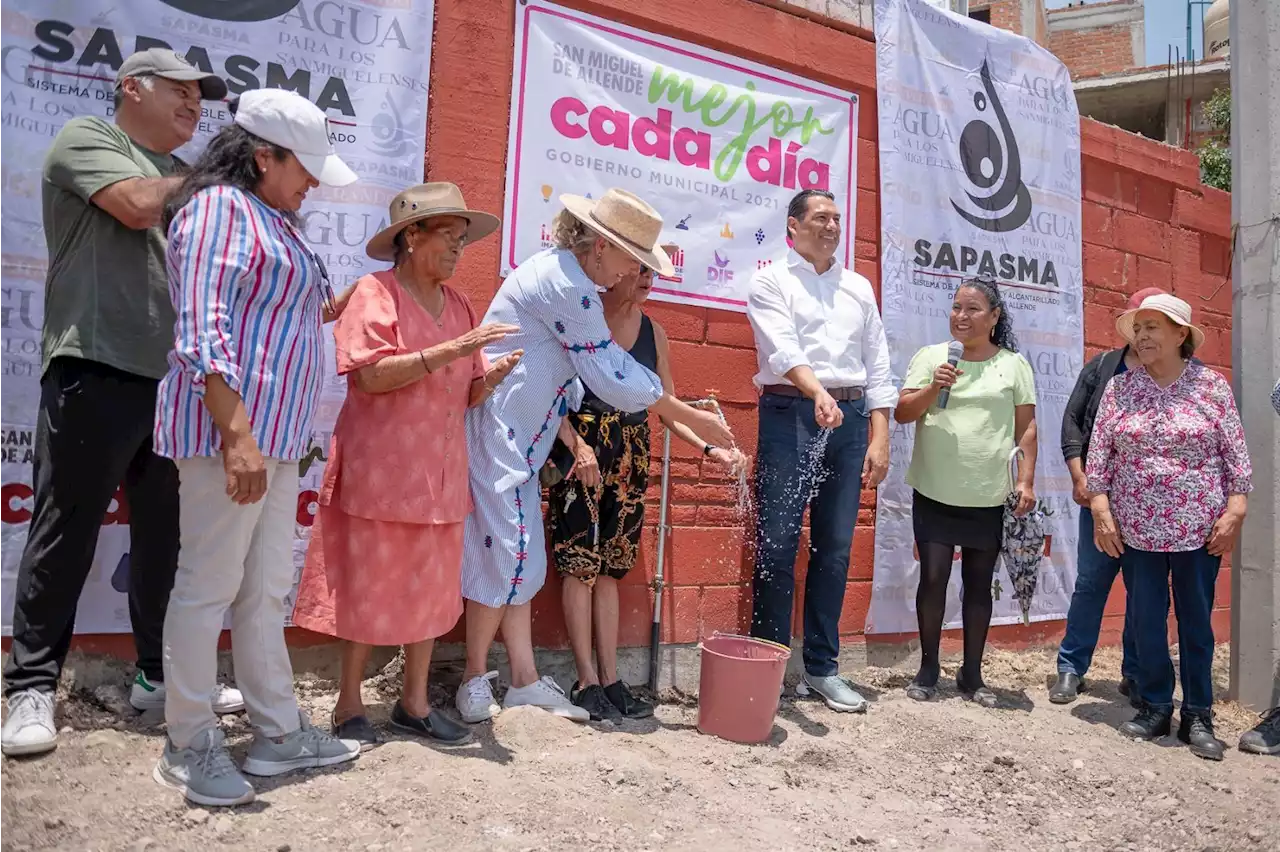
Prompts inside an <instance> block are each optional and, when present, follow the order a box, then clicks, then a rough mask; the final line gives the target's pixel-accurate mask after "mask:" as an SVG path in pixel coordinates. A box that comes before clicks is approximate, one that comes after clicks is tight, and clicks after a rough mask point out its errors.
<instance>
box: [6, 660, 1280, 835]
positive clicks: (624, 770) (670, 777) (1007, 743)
mask: <svg viewBox="0 0 1280 852" xmlns="http://www.w3.org/2000/svg"><path fill="white" fill-rule="evenodd" d="M1117 662H1118V658H1117V656H1116V654H1115V653H1114V652H1103V653H1101V654H1100V655H1099V659H1098V660H1097V661H1095V672H1094V674H1095V675H1096V680H1094V684H1095V688H1094V690H1093V691H1091V692H1090V693H1089V694H1088V695H1087V696H1085V697H1082V698H1081V700H1079V701H1078V702H1076V703H1075V704H1074V705H1071V706H1068V707H1057V706H1054V705H1051V704H1050V703H1049V702H1048V699H1047V697H1046V684H1047V677H1046V673H1047V672H1049V671H1051V670H1052V654H1051V653H1050V652H1048V651H1029V652H1022V653H1009V652H992V653H991V654H990V655H989V663H988V667H987V681H988V683H989V684H991V685H992V686H993V687H994V688H996V690H997V692H998V693H999V694H1000V696H1001V700H1002V706H1001V707H1000V708H999V709H996V710H984V709H982V708H979V707H977V706H975V705H972V704H969V703H966V702H964V701H963V700H962V699H960V698H959V697H958V696H957V695H956V694H955V692H954V690H946V689H944V690H942V691H941V692H940V696H939V699H938V700H937V701H936V702H934V703H931V704H926V705H921V704H916V703H914V702H912V701H910V700H909V699H907V698H906V696H905V695H904V694H903V691H902V689H903V686H904V685H905V684H906V683H907V681H908V679H909V674H908V673H905V672H903V671H899V670H887V669H869V670H866V671H863V672H860V673H859V674H858V676H857V677H856V681H857V682H858V684H859V685H860V686H862V687H863V688H864V691H865V694H867V695H868V696H869V697H873V698H874V704H873V706H872V708H871V711H870V712H869V713H868V714H867V715H865V716H848V715H840V714H836V713H832V712H831V711H829V710H827V709H826V708H825V707H823V706H821V705H819V704H817V703H814V702H812V701H809V700H798V699H793V698H787V699H785V700H784V701H783V704H782V707H781V709H780V713H779V716H778V719H777V725H776V727H775V728H774V731H773V736H772V738H771V740H770V741H769V742H768V743H767V744H763V745H758V746H740V745H734V744H732V743H728V742H724V741H720V740H717V739H714V738H711V737H708V736H704V735H702V734H700V733H699V732H698V731H697V729H696V727H695V725H696V722H697V708H696V704H695V703H694V702H692V701H688V700H681V698H680V697H679V696H666V697H667V698H669V699H671V700H670V701H669V702H668V703H666V704H664V705H662V706H661V707H660V708H659V709H658V712H657V716H656V718H655V719H652V720H648V721H645V722H628V723H625V724H623V725H621V726H618V727H606V726H602V725H601V726H583V725H577V724H574V723H572V722H568V721H563V720H559V719H555V718H553V717H550V716H548V715H547V714H544V713H541V712H539V711H534V710H524V709H523V708H522V709H521V710H520V711H515V712H511V713H506V714H503V715H502V716H501V717H499V718H498V719H497V720H496V721H495V722H494V723H492V724H486V725H482V726H478V727H477V729H476V732H477V742H476V743H475V744H474V745H472V746H470V747H468V748H464V749H461V750H455V751H449V752H445V751H437V750H434V749H432V748H430V747H427V746H425V745H422V744H420V743H418V742H413V741H409V740H406V739H393V740H392V741H391V742H389V743H387V744H385V745H383V746H381V747H380V748H377V749H375V750H373V751H370V752H366V753H365V754H364V755H363V756H362V757H361V758H360V759H359V760H357V761H356V762H354V763H352V764H349V765H347V766H345V767H334V768H332V769H331V770H320V771H312V772H303V773H298V774H295V775H292V776H285V777H283V778H276V779H270V780H264V779H257V780H256V781H255V784H256V786H257V789H258V794H259V795H258V801H257V802H256V803H254V804H252V805H249V806H245V807H242V808H238V809H225V810H219V809H202V808H194V807H189V806H188V805H187V804H186V803H185V802H183V801H182V800H181V799H180V798H179V797H178V796H177V795H176V794H174V793H172V792H170V791H167V790H164V789H161V788H160V787H159V786H157V785H156V784H155V783H154V782H153V781H152V780H151V768H152V765H153V764H154V762H155V759H156V756H157V754H158V752H159V750H160V747H161V737H162V735H163V733H162V730H163V729H162V727H161V726H160V724H159V720H156V719H151V718H147V717H142V716H137V715H134V714H132V711H131V710H128V708H127V705H126V704H124V696H125V693H124V691H123V689H119V690H117V689H115V688H113V687H106V688H99V689H98V690H97V691H96V694H94V695H87V694H83V693H77V694H75V695H73V696H71V698H70V701H69V702H64V703H63V704H62V706H61V708H60V711H59V712H60V718H59V724H60V725H62V726H63V728H62V731H63V733H62V735H61V737H60V740H61V744H60V745H59V747H58V750H57V751H56V752H54V753H53V754H52V755H49V756H46V757H43V758H38V759H28V760H19V761H5V763H4V767H3V848H4V849H6V850H33V849H66V850H195V849H201V850H204V849H219V848H226V849H236V850H263V852H307V851H308V850H331V849H332V850H339V849H341V850H345V849H354V850H368V852H375V851H376V850H384V852H393V851H394V850H418V849H454V850H480V849H486V850H487V849H494V850H513V852H515V851H517V850H518V851H519V852H524V850H552V849H574V848H578V849H619V850H628V852H632V850H634V852H641V850H659V849H663V850H668V849H669V850H682V849H699V850H706V849H717V850H719V849H732V850H755V849H761V850H764V849H768V850H790V849H795V850H812V849H832V850H835V849H849V848H855V847H856V848H867V849H880V850H885V849H897V850H950V849H966V850H968V849H972V850H1014V849H1017V850H1034V851H1035V852H1040V850H1126V851H1128V850H1132V852H1146V850H1194V852H1207V850H1218V852H1230V851H1233V850H1259V852H1261V850H1280V758H1274V757H1259V756H1255V755H1247V754H1242V753H1240V752H1238V751H1236V750H1235V749H1234V744H1235V741H1236V739H1237V738H1238V736H1239V734H1240V732H1241V731H1242V730H1244V729H1245V728H1247V727H1249V726H1250V725H1251V724H1253V722H1254V720H1255V719H1256V717H1254V716H1253V715H1252V714H1250V713H1246V712H1244V711H1243V710H1241V709H1240V708H1239V707H1235V706H1233V705H1230V704H1222V705H1219V707H1218V708H1217V720H1218V730H1219V735H1220V736H1222V737H1223V738H1224V739H1226V740H1227V741H1228V742H1229V743H1230V744H1231V745H1232V746H1233V748H1232V750H1231V751H1230V752H1229V753H1228V755H1227V759H1226V761H1225V762H1223V763H1219V764H1214V763H1208V762H1205V761H1202V760H1199V759H1197V758H1195V757H1193V756H1192V755H1191V754H1190V753H1189V752H1188V751H1187V750H1186V749H1185V748H1184V747H1182V746H1181V745H1180V744H1179V743H1177V742H1176V740H1174V739H1172V738H1169V739H1166V740H1164V741H1161V742H1159V743H1156V744H1140V743H1132V742H1128V741H1126V740H1125V739H1123V738H1122V737H1121V736H1120V735H1119V734H1118V733H1117V732H1116V731H1115V726H1116V725H1118V724H1119V723H1120V722H1122V721H1124V720H1125V719H1127V718H1128V717H1129V716H1130V710H1129V708H1128V706H1127V705H1126V704H1125V703H1124V701H1123V699H1122V698H1121V697H1120V696H1119V695H1118V693H1117V692H1116V691H1115V681H1116V678H1117V670H1118V666H1117ZM394 667H395V663H394V662H393V663H392V664H391V666H389V667H388V669H389V670H388V671H387V672H386V673H384V674H380V675H378V676H376V677H374V678H371V679H370V680H369V681H368V682H367V683H366V692H367V699H368V701H369V702H370V706H371V708H373V711H374V718H375V721H377V720H379V719H384V718H385V716H386V714H387V712H388V710H389V708H390V706H391V702H393V701H394V695H395V688H396V686H397V683H396V675H395V672H394V671H391V669H394ZM1218 668H1219V671H1218V676H1219V680H1220V681H1222V680H1223V679H1224V678H1225V671H1226V669H1225V653H1224V654H1222V655H1220V659H1219V667H1218ZM947 672H948V674H954V671H953V670H952V669H951V668H950V667H948V668H947ZM445 686H446V685H441V686H433V696H432V697H433V700H435V701H436V702H437V703H438V704H440V705H450V704H451V703H450V702H449V701H448V700H447V699H448V697H449V696H451V695H452V693H451V692H446V688H445ZM299 694H300V696H301V698H302V701H303V704H304V706H305V707H306V708H307V709H308V710H310V711H311V712H312V715H313V718H315V719H316V721H317V722H323V721H324V720H325V719H327V717H328V712H329V710H330V709H331V707H332V705H333V699H334V695H333V692H332V684H330V683H326V682H317V681H301V682H300V683H299ZM122 705H123V706H122ZM225 725H226V727H227V729H228V733H229V735H230V739H231V742H232V743H233V744H234V749H233V752H234V756H235V757H236V758H237V759H238V758H240V757H242V756H243V754H244V751H245V749H246V748H247V746H248V731H247V729H246V727H245V722H244V720H243V717H233V718H229V719H227V720H226V722H225Z"/></svg>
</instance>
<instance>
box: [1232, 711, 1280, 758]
mask: <svg viewBox="0 0 1280 852" xmlns="http://www.w3.org/2000/svg"><path fill="white" fill-rule="evenodd" d="M1240 750H1241V751H1251V752H1253V753H1254V754H1280V706H1276V707H1272V708H1271V709H1270V710H1268V711H1267V712H1266V713H1263V714H1262V721H1261V722H1259V723H1258V724H1257V726H1256V727H1255V728H1253V729H1252V730H1249V731H1245V732H1244V733H1243V734H1241V735H1240Z"/></svg>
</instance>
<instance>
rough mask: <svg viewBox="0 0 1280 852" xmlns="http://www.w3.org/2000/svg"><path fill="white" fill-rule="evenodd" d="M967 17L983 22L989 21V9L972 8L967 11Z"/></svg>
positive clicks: (987, 22)
mask: <svg viewBox="0 0 1280 852" xmlns="http://www.w3.org/2000/svg"><path fill="white" fill-rule="evenodd" d="M969 17H970V18H973V19H974V20H975V21H982V23H984V24H989V23H991V9H989V8H987V9H974V10H973V11H972V12H970V13H969Z"/></svg>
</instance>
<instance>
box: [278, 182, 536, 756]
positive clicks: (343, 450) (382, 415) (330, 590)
mask: <svg viewBox="0 0 1280 852" xmlns="http://www.w3.org/2000/svg"><path fill="white" fill-rule="evenodd" d="M390 221H391V224H390V225H389V226H388V227H387V228H386V229H384V230H383V231H381V232H380V233H378V234H377V235H376V236H375V237H374V238H373V239H372V240H370V241H369V245H368V246H367V247H366V251H367V252H368V254H369V256H370V257H372V258H374V259H376V260H393V261H394V262H395V266H394V267H393V268H392V269H390V270H387V271H385V272H377V273H374V274H372V275H366V276H365V277H363V278H361V279H360V280H359V281H358V282H357V283H356V286H355V288H354V292H353V293H352V295H351V300H350V302H349V303H348V304H347V307H346V310H345V311H344V312H343V314H342V317H341V319H340V321H339V322H338V323H337V325H336V326H335V328H334V336H335V338H336V341H337V353H338V372H339V374H341V375H345V376H346V377H347V399H346V402H345V403H344V404H343V407H342V411H341V413H340V414H339V415H338V423H337V426H336V427H335V428H334V433H333V447H332V450H331V452H330V456H329V460H328V464H327V466H326V467H325V475H324V484H323V486H322V487H321V491H320V499H319V504H320V508H319V513H318V515H317V517H316V522H315V526H314V527H313V528H312V532H311V545H310V547H309V548H308V550H307V559H306V566H305V568H304V569H303V573H302V582H301V585H300V587H299V589H298V602H297V605H296V607H295V609H294V615H293V620H294V623H295V624H297V625H298V626H300V627H304V628H306V629H308V630H314V631H316V632H318V633H325V634H328V635H330V636H336V637H337V638H339V639H343V640H346V647H345V649H344V650H343V654H342V677H341V686H340V689H339V693H338V703H337V707H336V708H335V709H334V714H333V729H334V734H335V735H336V736H339V737H341V738H343V739H354V740H357V741H359V742H360V743H361V744H362V745H366V746H371V745H375V744H376V743H377V742H378V741H379V739H378V734H377V732H376V731H375V730H374V728H373V726H372V724H371V723H370V722H369V719H368V717H367V716H366V713H365V708H364V703H363V702H362V700H361V697H360V684H361V680H362V679H363V676H364V670H365V665H366V664H367V663H368V660H369V653H370V651H371V649H372V646H374V645H403V646H404V649H405V666H404V684H403V687H402V692H401V696H400V700H399V701H398V702H397V703H396V705H395V707H394V708H393V710H392V712H391V720H390V723H391V726H392V727H393V728H395V729H397V730H400V731H403V732H406V733H410V734H414V735H417V736H421V737H424V738H426V739H428V740H431V741H434V742H436V743H440V744H445V745H460V744H462V743H465V742H468V741H469V740H470V738H471V734H470V731H469V729H468V728H467V727H466V726H464V725H461V724H459V723H458V722H455V721H454V720H452V719H450V718H449V717H448V716H445V715H444V714H442V713H440V712H439V711H436V710H432V709H431V708H430V705H429V704H428V702H427V672H428V669H429V668H430V665H431V650H432V644H433V642H434V640H435V638H436V637H437V636H441V635H443V634H445V633H447V632H448V631H449V630H451V629H452V628H453V626H454V624H456V623H457V621H458V617H459V616H460V615H461V614H462V591H461V571H462V533H463V521H464V519H465V518H466V516H467V514H468V513H469V512H470V511H471V493H470V489H469V487H468V483H467V443H466V437H465V432H464V426H463V424H464V417H463V415H464V414H465V413H466V410H467V408H469V407H470V406H473V405H477V404H478V403H480V402H482V401H483V400H484V399H486V398H487V397H488V395H489V394H491V393H492V392H493V389H494V388H495V387H496V386H497V385H498V383H499V382H501V381H502V380H503V379H504V378H506V376H507V374H508V373H509V372H510V371H511V368H512V367H514V366H515V365H516V363H517V362H518V361H519V360H520V356H521V354H522V353H521V352H520V351H518V350H517V351H515V352H512V353H510V354H509V355H506V356H504V357H503V358H502V359H501V360H499V361H498V362H497V363H495V364H493V365H492V366H489V365H488V364H487V362H486V360H485V357H484V355H483V352H482V350H483V348H484V346H485V345H486V344H489V343H493V342H495V341H497V340H500V339H502V338H503V337H505V336H506V335H507V334H510V333H512V332H514V331H518V329H517V328H516V327H515V326H511V325H504V324H501V323H490V324H487V325H483V326H479V327H477V326H476V315H475V312H474V311H473V310H472V308H471V304H470V302H468V300H467V297H466V296H464V295H462V294H461V293H459V292H458V291H456V290H454V289H453V288H451V287H449V286H448V285H447V284H445V283H444V282H445V281H446V280H447V279H448V278H449V277H450V276H452V275H453V271H454V268H455V267H456V266H457V263H458V259H459V258H460V257H461V254H462V247H463V245H464V244H466V243H468V242H471V241H473V240H475V239H478V238H480V237H483V236H486V235H487V234H490V233H492V232H493V230H494V229H495V228H497V226H498V219H497V218H496V217H494V216H491V215H489V214H488V213H480V212H477V211H473V210H468V209H467V207H466V204H465V203H464V201H463V199H462V193H461V192H460V191H459V190H458V188H457V187H456V186H454V185H453V184H451V183H431V184H423V185H421V186H416V187H413V188H411V189H407V190H405V191H404V192H402V193H400V194H399V195H397V196H396V197H395V198H394V199H393V200H392V202H391V216H390Z"/></svg>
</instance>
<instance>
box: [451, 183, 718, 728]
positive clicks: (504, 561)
mask: <svg viewBox="0 0 1280 852" xmlns="http://www.w3.org/2000/svg"><path fill="white" fill-rule="evenodd" d="M560 200H561V202H562V203H563V204H564V205H565V210H564V211H562V212H561V213H560V214H559V216H558V217H557V219H556V225H555V230H556V244H557V248H554V249H549V250H547V251H542V252H539V253H538V254H536V255H534V256H533V257H531V258H529V259H528V260H527V261H525V262H524V263H522V264H520V266H519V267H518V268H517V269H516V270H515V271H514V272H512V273H511V275H510V276H509V277H508V278H507V280H506V281H504V282H503V284H502V286H501V287H500V288H499V289H498V293H497V295H496V296H494V299H493V302H492V303H490V305H489V311H488V313H486V314H485V318H484V322H485V323H494V322H496V323H506V324H509V325H516V326H519V331H518V332H516V333H514V334H509V335H507V336H506V337H505V338H503V339H502V340H501V341H500V342H498V343H496V344H493V345H491V346H490V347H488V348H487V349H486V350H485V351H486V354H487V355H488V356H489V359H490V361H493V362H496V361H497V360H498V358H500V357H502V356H504V355H506V354H507V353H509V352H513V351H515V350H517V349H519V350H523V352H524V356H523V357H522V358H521V359H520V362H519V363H518V364H517V365H516V367H515V369H514V370H512V372H511V374H510V376H508V377H507V379H506V381H504V382H503V383H502V384H501V385H499V386H498V388H497V389H496V390H495V391H494V393H493V395H492V396H491V397H489V399H488V400H487V401H485V402H484V403H483V404H481V405H478V406H476V407H474V408H472V409H471V410H470V411H468V412H467V452H468V459H469V465H470V467H469V470H470V479H471V496H472V500H473V501H474V503H475V510H474V511H473V512H472V514H471V515H470V516H469V517H468V518H467V524H466V531H465V533H464V534H463V554H462V596H463V597H464V598H465V599H466V624H467V666H466V672H465V674H464V675H463V684H462V686H461V688H460V689H459V690H458V695H457V704H458V712H459V713H460V714H461V715H462V718H463V719H464V720H466V721H468V722H480V721H483V720H485V719H488V718H491V717H492V716H494V715H495V714H496V713H498V712H499V710H500V708H499V707H498V705H497V703H496V702H495V701H494V696H493V691H492V688H491V686H490V682H491V681H492V680H493V679H494V678H496V677H497V672H489V671H487V669H488V655H489V647H490V646H491V645H492V644H493V639H494V636H495V635H496V634H497V632H498V628H499V626H501V628H502V641H503V644H504V645H505V647H506V650H507V657H508V659H509V660H510V663H511V688H510V689H508V690H507V694H506V698H505V699H504V704H505V706H507V707H513V706H519V705H531V706H535V707H541V708H543V709H545V710H548V711H550V712H552V713H555V714H557V715H560V716H564V717H567V718H570V719H575V720H578V721H586V720H587V719H589V718H590V713H588V712H587V711H586V710H584V709H583V708H581V707H578V706H577V705H575V704H573V703H572V702H571V701H569V699H568V698H567V697H566V696H565V693H564V690H563V689H561V688H560V686H559V685H558V684H557V683H556V682H555V681H554V680H553V679H552V678H551V677H550V676H547V677H541V678H540V677H539V676H538V671H537V668H536V666H535V665H534V659H533V634H532V625H531V614H530V606H529V602H530V601H531V600H532V599H533V596H534V595H535V594H537V592H538V590H539V589H541V588H542V583H543V581H544V580H545V579H546V573H547V556H546V549H545V538H544V532H543V525H542V492H541V487H540V485H539V482H538V470H539V469H540V468H541V467H542V465H543V463H544V462H545V461H546V460H547V455H548V454H549V453H550V451H551V446H552V444H553V443H554V442H555V438H556V432H557V431H558V430H559V428H560V420H561V418H562V417H563V416H564V415H565V413H566V412H567V411H568V410H569V409H577V408H578V405H579V403H580V402H581V400H582V394H583V390H582V383H583V382H585V383H586V384H587V385H588V386H590V388H591V390H592V391H593V392H594V393H595V394H596V395H597V396H598V397H599V398H600V399H602V400H604V401H605V402H606V403H608V404H609V405H611V406H613V407H614V408H616V409H618V410H620V411H625V412H639V411H644V410H645V409H646V408H649V409H651V410H652V411H654V412H655V413H657V414H658V415H659V416H662V417H664V418H667V419H670V420H677V421H680V422H682V423H684V424H686V425H687V426H689V427H690V428H691V429H693V430H694V431H695V432H696V433H697V434H699V435H702V436H705V437H706V438H707V440H709V441H711V442H713V443H715V444H717V445H719V446H723V447H732V446H733V435H732V434H731V433H730V432H729V430H728V428H727V427H726V426H725V425H724V424H723V423H721V422H720V419H719V418H718V417H716V416H715V415H714V414H712V413H711V412H707V411H698V410H695V409H692V408H690V407H689V406H687V405H685V404H684V403H682V402H680V401H678V400H676V399H675V398H674V397H673V396H670V395H664V393H663V388H662V380H661V379H660V378H659V377H658V376H657V375H655V374H654V373H653V372H651V371H650V370H648V369H646V368H645V367H643V366H641V365H640V364H639V363H638V362H637V361H636V360H635V359H634V358H632V357H631V356H630V355H629V354H628V353H627V352H626V350H624V349H623V348H622V347H620V346H618V345H617V343H616V342H615V341H614V340H613V336H612V335H611V334H610V332H609V326H608V324H607V323H606V322H605V318H604V308H603V307H602V306H601V304H600V296H599V293H598V291H599V290H607V289H609V288H611V287H613V286H614V285H616V284H617V283H618V282H620V281H623V280H626V279H628V278H631V277H635V276H637V275H638V274H640V272H641V270H643V269H646V268H647V269H655V270H657V271H658V272H659V273H660V274H664V275H670V274H671V272H672V271H673V267H672V265H671V261H670V259H669V258H668V257H667V255H666V253H665V252H664V251H663V250H662V248H661V247H660V246H659V237H660V235H661V231H662V217H661V216H660V215H659V214H658V211H657V210H654V209H653V207H651V206H650V205H649V204H647V203H645V202H644V201H643V200H642V199H640V198H638V197H637V196H635V195H632V194H631V193H629V192H625V191H623V190H620V189H611V190H609V191H608V192H607V193H605V195H604V196H602V197H601V198H600V199H599V201H591V200H589V199H586V198H582V197H579V196H572V195H564V196H561V197H560ZM579 378H581V380H582V381H581V382H580V381H578V379H579Z"/></svg>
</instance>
